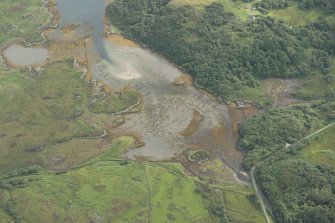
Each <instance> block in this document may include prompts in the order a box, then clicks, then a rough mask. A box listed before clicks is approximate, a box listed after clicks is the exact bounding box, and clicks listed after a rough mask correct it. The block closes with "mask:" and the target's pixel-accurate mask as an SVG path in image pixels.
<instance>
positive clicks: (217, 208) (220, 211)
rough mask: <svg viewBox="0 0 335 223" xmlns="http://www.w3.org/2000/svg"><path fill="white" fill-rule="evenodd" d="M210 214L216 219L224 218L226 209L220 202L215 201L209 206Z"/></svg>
mask: <svg viewBox="0 0 335 223" xmlns="http://www.w3.org/2000/svg"><path fill="white" fill-rule="evenodd" d="M211 212H212V214H214V215H216V216H218V217H223V216H225V212H226V209H225V207H224V205H223V204H222V202H221V201H216V202H213V204H212V205H211Z"/></svg>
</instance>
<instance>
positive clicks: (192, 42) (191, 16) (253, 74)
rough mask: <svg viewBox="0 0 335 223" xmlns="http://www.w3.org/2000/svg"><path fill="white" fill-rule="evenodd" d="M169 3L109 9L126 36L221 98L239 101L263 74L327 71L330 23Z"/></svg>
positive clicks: (125, 2)
mask: <svg viewBox="0 0 335 223" xmlns="http://www.w3.org/2000/svg"><path fill="white" fill-rule="evenodd" d="M168 3H169V1H162V0H116V1H115V2H114V3H112V4H111V5H110V6H109V7H108V9H107V11H108V15H109V17H110V18H111V22H112V23H113V24H114V25H116V26H117V27H119V28H120V29H121V30H122V31H123V32H124V34H125V35H128V36H130V37H131V38H134V39H138V40H139V41H141V42H143V43H145V44H148V45H150V46H151V47H153V48H154V49H156V50H158V51H160V52H161V53H163V54H164V55H166V56H167V57H168V58H169V59H171V60H172V61H174V62H176V63H177V64H178V65H180V66H181V68H183V69H184V70H186V71H187V72H189V73H191V74H192V75H193V77H194V81H195V83H196V84H197V85H198V86H199V87H203V88H206V89H207V90H209V91H211V92H212V93H215V94H217V95H219V96H220V97H222V98H225V99H227V100H232V99H237V98H236V97H238V96H237V95H240V94H239V93H241V92H243V90H244V89H245V88H248V87H249V88H253V87H256V86H257V85H258V80H259V79H261V78H268V77H285V78H286V77H298V76H303V75H308V74H312V73H313V72H322V73H324V74H325V75H327V74H329V73H330V67H331V62H330V60H329V55H330V54H334V49H335V47H334V46H335V45H334V44H335V43H334V42H335V41H334V38H331V36H334V34H335V29H334V26H332V25H328V24H311V25H308V26H306V27H301V28H297V29H290V27H289V26H287V25H286V24H284V23H283V22H280V21H278V20H275V19H274V18H269V17H267V18H263V17H259V18H257V19H256V20H253V21H248V22H242V21H240V19H239V18H238V17H236V16H234V15H233V14H232V13H228V12H225V10H224V6H223V5H221V4H219V3H213V4H211V5H208V6H206V7H205V8H204V10H202V11H196V10H195V9H194V8H192V7H191V6H170V4H168ZM310 51H313V53H309V52H310Z"/></svg>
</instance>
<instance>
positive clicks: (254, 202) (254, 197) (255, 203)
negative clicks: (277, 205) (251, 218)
mask: <svg viewBox="0 0 335 223" xmlns="http://www.w3.org/2000/svg"><path fill="white" fill-rule="evenodd" d="M248 199H249V201H250V202H251V203H252V205H253V206H254V207H255V208H257V209H260V208H261V203H260V202H259V200H258V197H257V195H256V194H249V195H248Z"/></svg>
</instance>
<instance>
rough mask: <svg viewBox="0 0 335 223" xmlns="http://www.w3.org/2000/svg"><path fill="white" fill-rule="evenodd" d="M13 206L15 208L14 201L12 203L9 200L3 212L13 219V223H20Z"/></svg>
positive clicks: (11, 200)
mask: <svg viewBox="0 0 335 223" xmlns="http://www.w3.org/2000/svg"><path fill="white" fill-rule="evenodd" d="M15 206H16V201H14V200H13V199H9V200H8V201H7V202H6V203H5V205H4V207H3V209H4V211H5V212H6V213H7V214H8V215H9V216H11V217H12V218H13V220H14V222H15V223H20V222H21V218H20V217H19V216H18V215H17V213H16V211H15Z"/></svg>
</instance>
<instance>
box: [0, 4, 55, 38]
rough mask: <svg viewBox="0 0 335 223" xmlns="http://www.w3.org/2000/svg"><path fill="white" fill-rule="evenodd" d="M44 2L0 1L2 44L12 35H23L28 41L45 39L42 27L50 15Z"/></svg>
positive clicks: (0, 35)
mask: <svg viewBox="0 0 335 223" xmlns="http://www.w3.org/2000/svg"><path fill="white" fill-rule="evenodd" d="M42 4H44V3H43V1H42V0H2V1H0V21H1V24H0V45H1V44H2V43H3V42H5V41H7V40H8V39H10V38H12V37H21V38H24V39H25V40H26V41H27V42H41V41H43V38H42V37H41V33H40V29H41V28H42V26H43V25H45V24H46V23H47V22H48V21H49V17H50V15H49V13H48V11H47V10H46V8H44V7H41V5H42Z"/></svg>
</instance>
